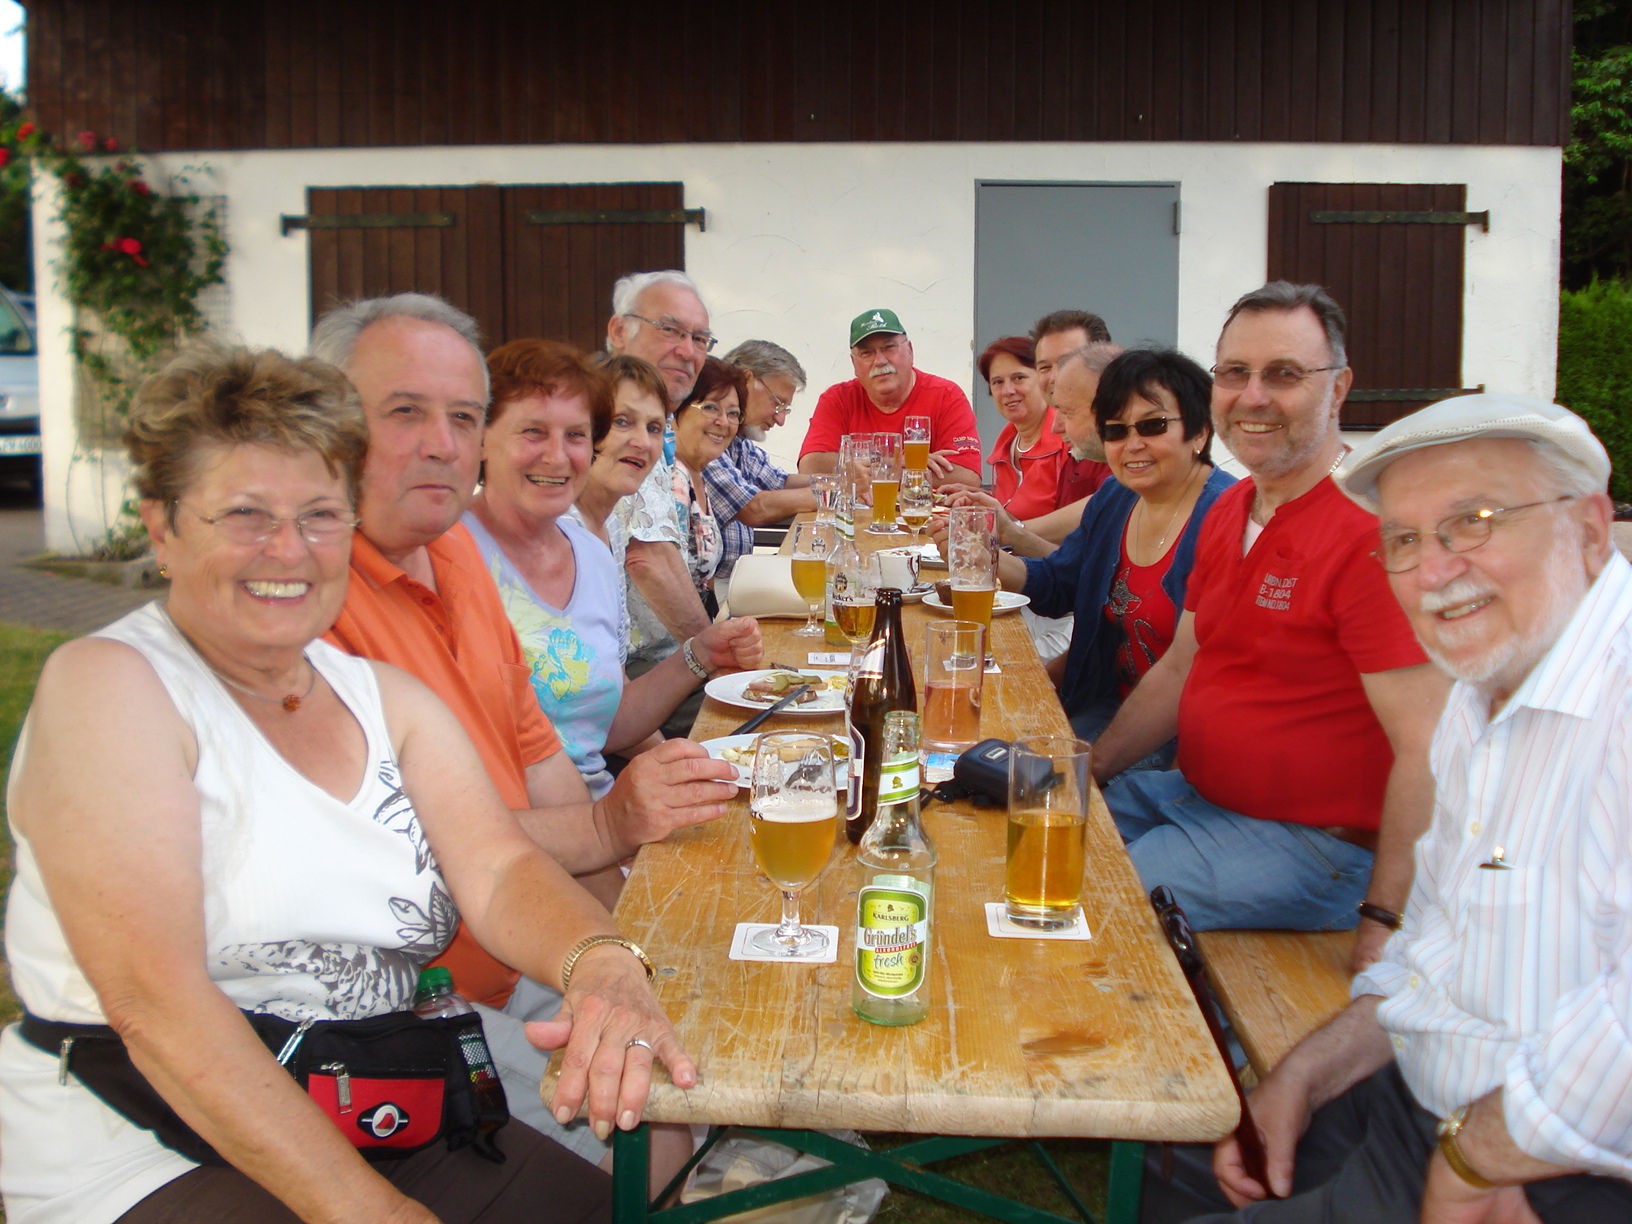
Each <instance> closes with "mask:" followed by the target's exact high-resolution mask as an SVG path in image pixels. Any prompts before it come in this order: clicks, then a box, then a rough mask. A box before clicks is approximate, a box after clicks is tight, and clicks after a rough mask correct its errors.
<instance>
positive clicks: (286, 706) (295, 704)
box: [200, 656, 317, 714]
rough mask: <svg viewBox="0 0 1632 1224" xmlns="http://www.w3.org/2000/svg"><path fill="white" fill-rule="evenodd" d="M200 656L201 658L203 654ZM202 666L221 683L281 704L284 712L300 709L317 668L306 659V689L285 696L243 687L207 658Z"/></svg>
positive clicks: (312, 687) (309, 693)
mask: <svg viewBox="0 0 1632 1224" xmlns="http://www.w3.org/2000/svg"><path fill="white" fill-rule="evenodd" d="M200 657H201V658H202V657H203V656H200ZM302 657H304V656H302ZM204 666H205V667H209V668H210V670H211V671H212V672H215V674H216V675H217V676H219V677H220V678H221V682H222V683H223V684H227V685H230V686H231V687H233V688H235V689H237V690H238V691H239V692H240V693H242V694H243V695H244V696H245V697H253V698H255V700H256V701H269V702H271V703H272V704H273V705H281V706H282V707H283V712H284V713H285V714H293V713H294V712H295V711H296V710H298V709H300V703H301V702H303V701H305V700H306V698H308V697H310V696H311V695H312V690H313V689H314V688H316V687H317V668H315V667H312V661H311V660H310V659H307V660H306V666H307V667H310V668H311V670H312V678H311V680H310V681H308V682H307V684H306V691H305V692H304V693H290V694H289V695H288V696H287V697H267V696H265V695H263V694H261V693H257V692H256V691H255V690H254V689H252V688H245V687H244V686H243V685H241V684H239V683H238V681H236V680H234V679H233V678H232V677H231V676H226V675H222V674H221V673H220V672H218V671H216V670H215V668H213V667H210V664H209V661H208V660H206V661H205V663H204Z"/></svg>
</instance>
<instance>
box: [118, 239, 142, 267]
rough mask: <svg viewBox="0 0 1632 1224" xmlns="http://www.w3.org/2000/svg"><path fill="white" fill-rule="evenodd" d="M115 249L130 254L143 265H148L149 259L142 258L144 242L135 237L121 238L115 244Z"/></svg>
mask: <svg viewBox="0 0 1632 1224" xmlns="http://www.w3.org/2000/svg"><path fill="white" fill-rule="evenodd" d="M113 245H114V249H115V250H118V251H121V252H123V253H124V254H126V255H129V256H130V257H131V258H132V259H134V260H135V261H136V262H137V263H139V264H141V265H142V267H144V268H145V267H147V260H145V259H143V258H142V244H141V243H140V242H138V241H137V240H136V239H134V238H120V239H119V240H118V241H116V242H115V243H114V244H113Z"/></svg>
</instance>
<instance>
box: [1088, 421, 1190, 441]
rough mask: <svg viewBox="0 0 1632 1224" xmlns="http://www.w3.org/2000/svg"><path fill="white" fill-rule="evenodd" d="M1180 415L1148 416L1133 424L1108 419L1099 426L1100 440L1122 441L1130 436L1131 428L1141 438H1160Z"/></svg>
mask: <svg viewBox="0 0 1632 1224" xmlns="http://www.w3.org/2000/svg"><path fill="white" fill-rule="evenodd" d="M1178 419H1179V418H1178V417H1165V416H1161V417H1146V418H1145V419H1144V420H1142V421H1135V422H1134V423H1133V424H1132V425H1128V424H1125V423H1123V422H1122V421H1106V422H1105V423H1104V424H1103V425H1101V426H1100V427H1099V436H1100V440H1101V441H1104V442H1121V441H1124V440H1125V439H1126V438H1127V436H1128V431H1129V430H1130V429H1131V430H1132V431H1133V432H1134V433H1136V434H1138V435H1139V436H1140V437H1141V438H1159V437H1161V436H1162V435H1163V434H1165V433H1166V432H1167V427H1168V426H1169V425H1171V424H1172V423H1173V422H1174V421H1176V420H1178Z"/></svg>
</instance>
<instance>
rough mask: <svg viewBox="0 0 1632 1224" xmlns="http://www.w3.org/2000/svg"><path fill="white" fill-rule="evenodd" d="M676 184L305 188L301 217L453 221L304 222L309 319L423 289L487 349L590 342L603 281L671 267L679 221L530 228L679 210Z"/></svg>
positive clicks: (679, 242) (600, 322)
mask: <svg viewBox="0 0 1632 1224" xmlns="http://www.w3.org/2000/svg"><path fill="white" fill-rule="evenodd" d="M682 194H683V193H682V189H681V184H679V183H587V184H586V183H575V184H556V185H547V186H504V187H500V186H494V185H481V186H475V187H323V188H318V187H313V188H309V189H308V190H307V192H306V205H307V209H308V211H309V214H310V215H311V216H313V217H325V216H335V215H337V214H339V215H344V216H348V217H356V216H372V217H376V218H377V217H379V216H380V215H381V214H396V215H397V216H398V217H404V216H410V215H418V216H424V215H429V214H438V213H441V214H450V215H451V217H452V219H453V224H451V225H447V226H433V225H419V226H414V225H406V224H403V225H397V226H387V227H383V228H345V229H320V228H319V229H313V230H312V231H311V233H310V242H311V289H312V297H311V303H312V317H313V319H316V318H317V317H318V316H319V315H321V314H322V313H323V312H324V311H326V310H328V309H329V308H330V307H331V306H334V305H335V304H336V303H338V302H343V301H349V300H351V299H354V298H362V297H374V296H377V295H381V294H388V293H405V292H409V291H418V292H422V293H435V294H439V295H441V296H442V297H445V298H447V299H448V301H450V302H452V303H453V304H454V305H455V306H458V307H459V308H460V309H461V310H466V311H469V312H470V313H471V314H472V315H474V316H475V318H476V321H477V322H478V323H479V324H481V327H482V334H483V336H484V337H486V339H487V341H488V343H489V345H490V346H496V345H499V344H503V343H504V342H505V341H506V340H516V339H521V338H523V337H537V338H543V339H551V340H568V341H570V342H571V343H573V344H576V345H578V346H579V347H580V348H582V349H584V350H585V351H586V352H593V351H594V350H595V349H596V348H598V347H600V344H601V341H602V340H603V339H604V337H605V335H606V319H607V316H608V315H609V314H610V313H611V310H612V305H611V298H610V294H611V291H612V283H613V282H614V281H616V280H617V279H618V277H620V276H624V275H626V274H627V273H630V272H643V271H646V270H648V269H651V268H683V267H684V266H685V263H684V260H685V237H684V233H683V232H682V231H683V227H682V226H681V225H679V224H621V223H619V224H573V225H555V224H551V225H540V224H536V223H535V222H534V221H532V220H531V219H530V218H529V215H528V214H529V213H533V212H537V211H541V210H549V209H578V210H584V209H597V210H599V209H630V210H632V209H669V208H679V207H681V196H682Z"/></svg>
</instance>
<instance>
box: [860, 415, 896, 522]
mask: <svg viewBox="0 0 1632 1224" xmlns="http://www.w3.org/2000/svg"><path fill="white" fill-rule="evenodd" d="M900 487H901V436H900V435H899V434H892V433H881V434H874V435H873V524H872V526H871V527H869V528H867V530H868V531H869V532H870V533H872V534H873V535H897V534H899V533H900V531H901V526H900V524H899V523H897V522H896V521H895V497H896V493H897V492H898V491H899V489H900Z"/></svg>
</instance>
